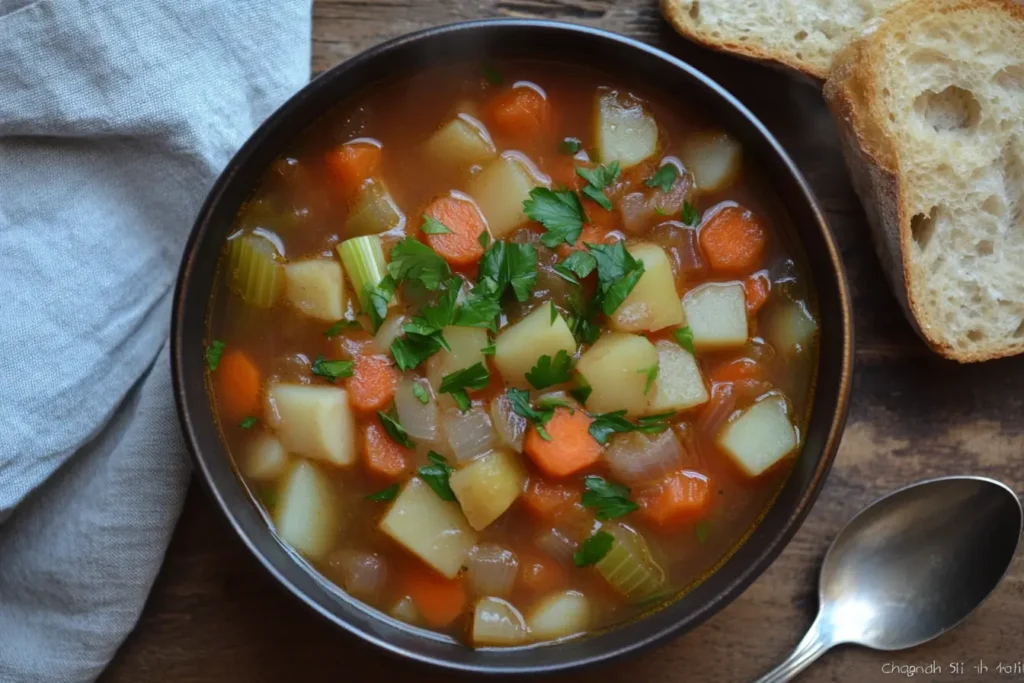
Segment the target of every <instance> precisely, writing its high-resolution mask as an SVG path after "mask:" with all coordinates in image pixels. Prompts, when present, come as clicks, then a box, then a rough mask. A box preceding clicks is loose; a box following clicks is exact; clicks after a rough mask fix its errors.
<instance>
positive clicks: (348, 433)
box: [267, 384, 356, 466]
mask: <svg viewBox="0 0 1024 683" xmlns="http://www.w3.org/2000/svg"><path fill="white" fill-rule="evenodd" d="M267 424H268V425H270V427H271V428H273V429H274V430H275V431H276V432H277V436H278V438H279V439H281V443H282V444H284V447H285V448H286V449H287V450H288V451H289V452H291V453H297V454H299V455H304V456H306V457H307V458H315V459H317V460H324V461H326V462H329V463H331V464H333V465H339V466H347V465H352V464H353V463H355V461H356V445H355V441H356V440H355V433H356V428H355V421H354V419H353V417H352V409H351V408H350V407H349V402H348V393H347V392H346V391H345V390H344V389H342V388H341V387H328V386H320V385H309V384H271V385H270V388H269V389H268V390H267Z"/></svg>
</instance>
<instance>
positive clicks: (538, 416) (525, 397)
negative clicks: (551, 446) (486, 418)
mask: <svg viewBox="0 0 1024 683" xmlns="http://www.w3.org/2000/svg"><path fill="white" fill-rule="evenodd" d="M505 395H506V396H508V400H509V403H510V404H512V412H514V413H515V414H516V415H518V416H520V417H522V418H525V419H527V420H528V421H530V422H532V423H533V425H534V427H535V428H536V430H537V434H538V435H539V436H540V438H542V439H544V440H545V441H551V435H550V434H548V433H547V431H546V430H545V429H544V425H545V424H547V422H548V420H550V419H551V417H552V416H553V415H554V414H555V409H554V408H543V409H541V410H537V409H536V408H534V407H533V406H532V405H530V392H528V391H523V390H522V389H509V390H508V391H506V392H505Z"/></svg>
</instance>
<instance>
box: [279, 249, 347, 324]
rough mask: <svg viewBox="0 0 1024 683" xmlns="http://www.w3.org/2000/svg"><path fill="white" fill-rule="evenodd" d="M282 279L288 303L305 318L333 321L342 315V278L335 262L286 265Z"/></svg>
mask: <svg viewBox="0 0 1024 683" xmlns="http://www.w3.org/2000/svg"><path fill="white" fill-rule="evenodd" d="M284 278H285V294H286V296H287V297H288V301H289V302H291V304H292V306H294V307H295V308H297V309H299V310H300V311H302V312H303V313H305V314H306V315H308V316H309V317H311V318H318V319H319V320H331V321H334V320H338V319H340V318H341V317H343V316H344V315H345V278H344V277H343V276H342V273H341V264H340V263H338V262H337V261H333V260H331V259H322V258H318V259H310V260H308V261H296V262H294V263H289V264H288V265H286V266H285V267H284Z"/></svg>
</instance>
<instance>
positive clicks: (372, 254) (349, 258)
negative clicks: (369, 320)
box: [338, 235, 388, 313]
mask: <svg viewBox="0 0 1024 683" xmlns="http://www.w3.org/2000/svg"><path fill="white" fill-rule="evenodd" d="M338 256H340V257H341V264H342V265H343V266H345V273H347V274H348V279H349V280H351V281H352V291H354V292H357V293H358V294H359V306H360V308H362V309H363V313H369V312H370V303H369V302H368V301H367V300H366V285H373V286H374V287H376V286H377V285H379V284H380V281H381V280H383V279H384V276H385V275H387V274H388V264H387V262H386V261H385V260H384V247H383V246H382V245H381V243H380V237H377V236H376V235H364V236H363V237H353V238H352V239H349V240H345V241H344V242H342V243H341V244H339V245H338Z"/></svg>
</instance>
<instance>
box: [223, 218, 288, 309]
mask: <svg viewBox="0 0 1024 683" xmlns="http://www.w3.org/2000/svg"><path fill="white" fill-rule="evenodd" d="M281 260H282V259H281V255H280V253H279V252H278V251H277V247H275V246H274V244H273V243H272V242H271V241H270V240H268V239H267V238H265V237H261V236H260V235H256V234H253V233H248V234H244V235H239V236H238V237H235V238H234V239H232V240H230V241H229V242H228V275H229V277H230V279H231V285H232V288H233V289H234V290H235V291H236V292H238V294H239V295H241V297H242V300H243V301H244V302H245V303H246V304H248V305H250V306H255V307H256V308H270V307H271V306H273V305H274V304H275V303H276V302H277V299H278V297H280V295H281V290H282V289H283V288H284V269H283V268H282V265H281Z"/></svg>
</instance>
